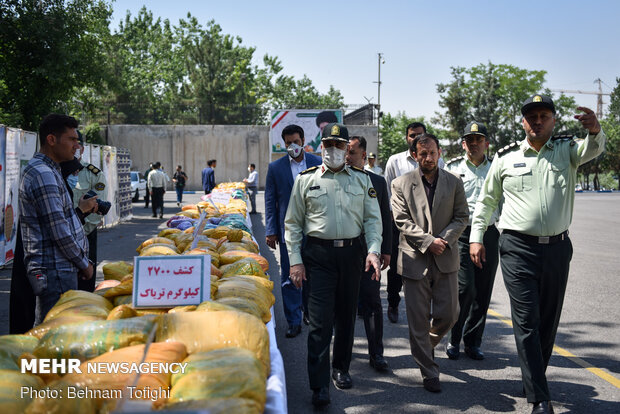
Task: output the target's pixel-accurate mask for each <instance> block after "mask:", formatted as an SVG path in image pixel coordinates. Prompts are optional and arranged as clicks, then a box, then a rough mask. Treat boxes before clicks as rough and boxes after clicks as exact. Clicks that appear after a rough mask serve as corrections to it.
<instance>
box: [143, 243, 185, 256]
mask: <svg viewBox="0 0 620 414" xmlns="http://www.w3.org/2000/svg"><path fill="white" fill-rule="evenodd" d="M178 254H179V251H178V250H177V248H176V247H175V246H171V245H164V244H153V245H150V246H147V247H145V248H144V249H142V251H140V256H177V255H178Z"/></svg>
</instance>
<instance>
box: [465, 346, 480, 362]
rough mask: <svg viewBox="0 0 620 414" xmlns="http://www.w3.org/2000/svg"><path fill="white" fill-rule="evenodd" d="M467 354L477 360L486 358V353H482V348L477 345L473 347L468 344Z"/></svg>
mask: <svg viewBox="0 0 620 414" xmlns="http://www.w3.org/2000/svg"><path fill="white" fill-rule="evenodd" d="M465 354H466V355H467V356H468V357H470V358H471V359H475V360H476V361H482V360H483V359H484V354H483V353H482V351H481V350H480V348H478V347H477V346H472V347H469V346H466V347H465Z"/></svg>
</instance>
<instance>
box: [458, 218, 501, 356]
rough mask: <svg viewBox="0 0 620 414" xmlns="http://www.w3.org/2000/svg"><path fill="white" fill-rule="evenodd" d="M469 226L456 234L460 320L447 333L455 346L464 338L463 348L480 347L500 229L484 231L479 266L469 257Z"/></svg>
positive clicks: (493, 227)
mask: <svg viewBox="0 0 620 414" xmlns="http://www.w3.org/2000/svg"><path fill="white" fill-rule="evenodd" d="M470 233H471V227H470V226H467V228H466V229H465V231H463V234H461V237H459V254H460V257H461V267H460V269H459V305H460V308H461V310H460V313H459V319H458V321H457V322H456V323H455V324H454V326H453V327H452V330H451V332H450V333H449V334H448V341H450V343H451V344H452V345H454V346H458V345H459V343H460V342H461V337H462V338H463V343H464V344H465V346H466V347H480V345H481V344H482V334H483V333H484V325H485V323H486V320H487V310H488V309H489V303H490V302H491V294H492V293H493V283H494V282H495V272H496V271H497V265H498V263H499V251H498V247H497V244H498V241H499V231H498V230H497V228H496V227H495V226H490V227H489V228H488V229H487V231H486V232H485V233H484V239H483V241H482V243H483V244H484V248H485V252H486V262H484V263H483V264H482V269H480V268H479V267H477V266H475V265H474V263H473V262H472V261H471V257H470V256H469V235H470Z"/></svg>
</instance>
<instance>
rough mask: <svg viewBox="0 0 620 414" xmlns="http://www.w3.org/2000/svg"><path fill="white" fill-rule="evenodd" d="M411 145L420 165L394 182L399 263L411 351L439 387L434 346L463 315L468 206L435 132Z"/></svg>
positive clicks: (429, 384)
mask: <svg viewBox="0 0 620 414" xmlns="http://www.w3.org/2000/svg"><path fill="white" fill-rule="evenodd" d="M411 151H412V152H413V154H414V156H415V158H416V161H417V162H418V164H419V167H418V168H416V169H415V170H413V171H411V172H409V173H407V174H404V175H402V176H400V177H398V178H397V179H395V180H394V181H393V182H392V198H391V203H392V213H393V216H394V222H395V224H396V226H397V227H398V229H399V230H400V239H399V246H398V247H399V252H398V261H397V267H398V273H399V274H401V275H402V276H403V285H404V291H405V305H406V307H407V320H408V322H409V341H410V344H411V353H412V355H413V358H414V359H415V361H416V362H417V364H418V365H419V367H420V371H421V372H422V378H423V384H424V388H425V389H426V390H427V391H430V392H440V391H441V384H440V382H439V366H438V365H437V363H435V358H434V348H435V346H436V345H437V344H438V343H439V341H441V338H443V336H444V335H445V334H446V333H448V331H449V330H450V328H452V325H454V323H455V322H456V320H457V318H458V316H459V304H458V278H457V274H458V270H459V246H458V239H459V236H460V235H461V233H462V232H463V230H464V229H465V227H466V226H467V222H468V219H469V209H468V207H467V199H466V198H465V191H464V189H463V182H462V181H461V180H460V179H459V178H458V177H456V176H454V175H452V174H451V173H449V172H447V171H445V170H443V169H439V168H438V167H437V164H438V160H439V155H440V154H441V150H440V149H439V142H438V140H437V138H436V137H435V136H434V135H432V134H426V133H425V134H422V135H418V137H416V139H415V140H414V141H413V143H412V145H411ZM429 321H430V322H429Z"/></svg>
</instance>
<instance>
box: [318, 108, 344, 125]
mask: <svg viewBox="0 0 620 414" xmlns="http://www.w3.org/2000/svg"><path fill="white" fill-rule="evenodd" d="M314 121H315V122H316V126H319V125H321V124H322V123H323V122H327V123H332V122H338V118H337V117H336V114H335V113H334V111H323V112H319V114H318V115H317V116H316V119H315V120H314Z"/></svg>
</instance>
